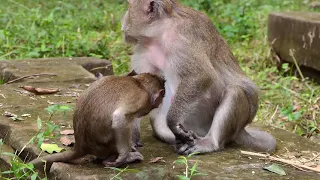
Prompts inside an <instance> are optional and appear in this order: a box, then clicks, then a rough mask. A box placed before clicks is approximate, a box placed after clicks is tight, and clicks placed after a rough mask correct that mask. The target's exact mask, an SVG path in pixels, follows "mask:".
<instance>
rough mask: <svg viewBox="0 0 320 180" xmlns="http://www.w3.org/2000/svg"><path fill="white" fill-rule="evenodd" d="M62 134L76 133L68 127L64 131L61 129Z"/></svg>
mask: <svg viewBox="0 0 320 180" xmlns="http://www.w3.org/2000/svg"><path fill="white" fill-rule="evenodd" d="M60 134H62V135H73V134H74V130H73V129H67V130H64V131H60Z"/></svg>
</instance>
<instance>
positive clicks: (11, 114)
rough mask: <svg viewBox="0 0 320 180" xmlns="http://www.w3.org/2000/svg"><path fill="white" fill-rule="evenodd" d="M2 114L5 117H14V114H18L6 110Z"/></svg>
mask: <svg viewBox="0 0 320 180" xmlns="http://www.w3.org/2000/svg"><path fill="white" fill-rule="evenodd" d="M3 115H4V116H5V117H16V116H18V115H16V114H13V113H11V112H8V111H5V112H4V113H3Z"/></svg>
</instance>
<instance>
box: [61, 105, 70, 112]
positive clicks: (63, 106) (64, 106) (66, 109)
mask: <svg viewBox="0 0 320 180" xmlns="http://www.w3.org/2000/svg"><path fill="white" fill-rule="evenodd" d="M58 110H59V111H62V112H66V111H72V108H71V106H68V105H60V106H59V108H58Z"/></svg>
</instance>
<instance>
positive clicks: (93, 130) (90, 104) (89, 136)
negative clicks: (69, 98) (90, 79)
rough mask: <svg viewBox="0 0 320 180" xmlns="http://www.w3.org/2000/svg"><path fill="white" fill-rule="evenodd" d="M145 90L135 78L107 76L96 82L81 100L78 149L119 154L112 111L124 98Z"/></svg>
mask: <svg viewBox="0 0 320 180" xmlns="http://www.w3.org/2000/svg"><path fill="white" fill-rule="evenodd" d="M139 93H145V92H144V91H143V90H142V89H141V88H140V87H139V86H138V84H137V83H136V82H135V81H134V79H133V78H131V77H126V76H119V77H116V76H107V77H104V78H102V79H99V80H97V81H96V82H94V83H93V84H92V85H91V86H90V87H89V88H88V89H86V90H85V91H84V92H83V93H82V94H81V96H80V98H79V99H78V102H77V105H76V109H75V112H74V117H73V127H74V131H75V141H76V143H75V151H77V152H80V153H82V154H93V155H96V156H97V157H101V158H106V157H108V156H109V155H112V154H116V153H117V150H116V146H115V144H116V142H115V139H114V132H113V130H112V128H111V126H112V114H113V112H114V111H115V110H116V109H117V108H118V107H119V106H120V104H121V103H122V102H121V100H122V99H129V100H130V99H134V100H135V99H136V96H137V95H139Z"/></svg>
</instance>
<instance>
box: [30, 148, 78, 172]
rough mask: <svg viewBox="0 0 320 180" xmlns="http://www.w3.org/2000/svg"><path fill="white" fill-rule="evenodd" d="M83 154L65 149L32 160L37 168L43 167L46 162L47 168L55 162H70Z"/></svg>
mask: <svg viewBox="0 0 320 180" xmlns="http://www.w3.org/2000/svg"><path fill="white" fill-rule="evenodd" d="M82 156H83V155H82V154H79V153H76V152H75V151H64V152H61V153H56V154H49V155H46V156H43V157H39V158H36V159H34V160H32V161H30V163H31V164H33V165H34V166H35V167H36V168H38V169H42V167H43V165H44V163H45V164H46V168H47V169H48V168H50V167H51V165H52V163H54V162H69V161H72V160H74V159H78V158H80V157H82Z"/></svg>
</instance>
